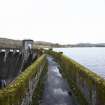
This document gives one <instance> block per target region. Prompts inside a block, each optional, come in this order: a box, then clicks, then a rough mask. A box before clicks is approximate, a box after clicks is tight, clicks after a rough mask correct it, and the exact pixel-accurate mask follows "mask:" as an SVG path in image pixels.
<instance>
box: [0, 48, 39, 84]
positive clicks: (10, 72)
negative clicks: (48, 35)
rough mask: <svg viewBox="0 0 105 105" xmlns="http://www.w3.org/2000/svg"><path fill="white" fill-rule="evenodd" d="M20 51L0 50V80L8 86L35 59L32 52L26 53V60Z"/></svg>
mask: <svg viewBox="0 0 105 105" xmlns="http://www.w3.org/2000/svg"><path fill="white" fill-rule="evenodd" d="M25 59H26V58H25V57H24V54H23V52H22V50H20V49H9V48H8V49H0V80H6V83H7V84H8V83H9V82H11V81H12V80H14V79H15V78H16V76H18V75H19V74H20V73H21V72H22V71H24V70H25V69H26V68H27V67H28V66H29V65H30V64H31V63H32V62H33V61H35V60H36V59H37V53H36V52H35V51H34V50H31V52H29V53H28V56H27V59H26V60H25Z"/></svg>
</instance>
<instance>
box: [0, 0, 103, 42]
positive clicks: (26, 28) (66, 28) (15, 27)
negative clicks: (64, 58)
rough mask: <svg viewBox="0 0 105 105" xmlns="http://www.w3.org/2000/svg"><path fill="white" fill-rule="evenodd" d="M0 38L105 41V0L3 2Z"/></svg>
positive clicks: (0, 3) (2, 0)
mask: <svg viewBox="0 0 105 105" xmlns="http://www.w3.org/2000/svg"><path fill="white" fill-rule="evenodd" d="M0 37H6V38H12V39H24V38H25V39H27V38H29V39H33V40H42V41H48V42H55V43H57V42H58V43H80V42H91V43H99V42H105V0H0Z"/></svg>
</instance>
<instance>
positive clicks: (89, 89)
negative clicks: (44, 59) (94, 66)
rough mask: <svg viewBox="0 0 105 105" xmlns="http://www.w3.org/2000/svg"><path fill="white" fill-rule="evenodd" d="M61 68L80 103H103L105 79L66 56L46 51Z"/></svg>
mask: <svg viewBox="0 0 105 105" xmlns="http://www.w3.org/2000/svg"><path fill="white" fill-rule="evenodd" d="M47 53H49V54H50V55H52V56H53V57H55V59H56V60H57V62H58V63H59V64H60V65H61V67H62V68H61V70H62V72H63V73H64V75H65V78H66V79H67V80H68V83H69V84H70V86H71V89H72V91H73V93H74V95H75V97H76V99H77V100H78V101H79V103H80V105H105V80H104V79H103V78H101V77H100V76H98V75H97V74H95V73H94V72H92V71H91V70H89V69H87V68H85V67H84V66H82V65H81V64H79V63H77V62H76V61H74V60H73V59H71V58H68V57H67V56H65V55H63V54H61V53H57V52H54V51H47Z"/></svg>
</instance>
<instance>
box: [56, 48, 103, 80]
mask: <svg viewBox="0 0 105 105" xmlns="http://www.w3.org/2000/svg"><path fill="white" fill-rule="evenodd" d="M54 50H55V51H62V52H64V54H65V55H67V56H68V57H70V58H72V59H74V60H75V61H77V62H79V63H80V64H82V65H84V66H85V67H87V68H89V69H90V70H92V71H93V72H95V73H97V74H98V75H100V76H101V77H103V78H104V79H105V48H101V47H100V48H98V47H89V48H88V47H86V48H54Z"/></svg>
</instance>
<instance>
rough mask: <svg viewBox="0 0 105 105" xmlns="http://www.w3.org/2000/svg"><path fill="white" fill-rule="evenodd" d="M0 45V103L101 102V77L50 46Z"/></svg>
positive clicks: (104, 102) (104, 87) (104, 104)
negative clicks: (13, 46) (46, 47)
mask: <svg viewBox="0 0 105 105" xmlns="http://www.w3.org/2000/svg"><path fill="white" fill-rule="evenodd" d="M32 45H33V41H32V40H23V45H22V47H21V48H1V49H0V81H1V82H0V105H105V80H104V79H103V78H101V77H100V76H98V75H97V74H95V73H93V72H92V71H90V70H89V69H87V68H85V67H84V66H82V65H81V64H79V63H77V62H76V61H74V60H73V59H71V58H68V57H67V56H65V55H64V54H63V53H62V52H55V51H53V50H52V49H48V50H45V49H38V48H37V49H35V48H33V46H32Z"/></svg>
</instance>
